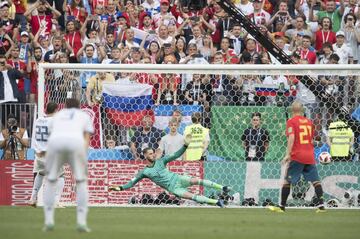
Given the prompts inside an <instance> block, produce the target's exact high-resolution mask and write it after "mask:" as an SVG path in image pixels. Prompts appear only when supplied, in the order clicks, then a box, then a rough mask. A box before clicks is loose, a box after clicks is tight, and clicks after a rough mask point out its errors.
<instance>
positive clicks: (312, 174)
mask: <svg viewBox="0 0 360 239" xmlns="http://www.w3.org/2000/svg"><path fill="white" fill-rule="evenodd" d="M303 175H304V178H305V180H307V181H309V182H311V183H312V185H313V186H314V189H315V194H316V197H317V198H318V201H319V205H318V206H317V208H318V209H317V210H316V212H324V211H325V207H324V196H323V189H322V186H321V182H320V177H319V174H318V171H317V169H316V166H315V165H313V164H308V165H306V166H305V168H304V172H303Z"/></svg>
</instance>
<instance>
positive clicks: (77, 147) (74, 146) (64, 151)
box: [45, 139, 87, 181]
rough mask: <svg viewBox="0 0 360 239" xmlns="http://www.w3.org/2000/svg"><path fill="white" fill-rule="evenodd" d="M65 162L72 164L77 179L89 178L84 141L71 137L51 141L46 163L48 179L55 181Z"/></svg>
mask: <svg viewBox="0 0 360 239" xmlns="http://www.w3.org/2000/svg"><path fill="white" fill-rule="evenodd" d="M65 163H68V164H69V165H70V167H71V170H72V172H73V175H74V177H75V179H76V181H83V180H86V179H87V158H86V151H85V147H84V142H83V141H77V142H76V141H75V142H74V141H73V140H71V139H57V140H56V141H54V140H53V141H49V143H48V151H47V153H46V163H45V169H46V175H47V178H48V180H50V181H55V180H56V179H57V177H58V172H59V170H60V169H61V168H62V167H63V165H64V164H65Z"/></svg>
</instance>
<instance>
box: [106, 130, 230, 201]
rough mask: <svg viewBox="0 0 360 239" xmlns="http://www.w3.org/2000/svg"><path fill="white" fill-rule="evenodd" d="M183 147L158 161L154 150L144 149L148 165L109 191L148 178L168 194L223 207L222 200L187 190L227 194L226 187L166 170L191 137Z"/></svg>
mask: <svg viewBox="0 0 360 239" xmlns="http://www.w3.org/2000/svg"><path fill="white" fill-rule="evenodd" d="M184 141H185V144H184V146H183V147H182V148H181V149H179V150H178V151H177V152H175V153H174V154H171V155H166V156H164V157H162V158H160V159H156V155H155V153H154V150H153V149H151V148H145V149H144V150H143V154H144V157H145V160H147V162H148V165H147V166H146V167H145V168H144V169H143V170H141V171H140V172H139V173H138V174H137V175H136V176H135V178H133V179H132V180H130V181H129V182H128V183H127V184H125V185H123V186H110V187H109V191H123V190H126V189H128V188H131V187H133V186H134V185H135V184H136V183H137V182H138V181H140V180H141V179H143V178H148V179H150V180H151V181H153V182H154V183H155V184H156V185H158V186H160V187H162V188H164V189H165V190H167V191H168V192H170V193H172V194H174V195H176V196H178V197H181V198H185V199H191V200H194V201H195V202H198V203H207V204H210V205H217V206H219V207H224V201H223V200H222V199H219V200H216V199H211V198H208V197H205V196H203V195H197V194H193V193H190V192H189V191H188V190H187V188H188V187H190V186H192V185H202V186H205V187H210V188H214V189H217V190H223V192H224V193H228V192H229V191H230V188H229V187H227V186H222V185H220V184H217V183H214V182H211V181H209V180H203V179H199V178H192V177H189V176H185V175H178V174H176V173H173V172H171V171H169V170H168V169H167V168H166V164H167V163H169V162H171V161H174V160H175V159H177V158H179V157H180V156H181V155H182V154H183V153H184V152H185V151H186V148H187V147H188V145H189V143H190V141H191V135H187V136H186V137H185V140H184Z"/></svg>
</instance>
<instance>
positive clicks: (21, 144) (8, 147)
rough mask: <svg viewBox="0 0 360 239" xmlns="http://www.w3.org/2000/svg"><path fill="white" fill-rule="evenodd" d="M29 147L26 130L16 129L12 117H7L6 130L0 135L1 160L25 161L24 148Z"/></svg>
mask: <svg viewBox="0 0 360 239" xmlns="http://www.w3.org/2000/svg"><path fill="white" fill-rule="evenodd" d="M28 146H29V137H28V133H27V131H26V129H24V128H20V127H18V122H17V120H16V118H15V117H14V115H12V114H10V115H8V120H7V128H6V129H3V130H2V131H1V134H0V148H1V149H3V154H2V155H1V159H25V148H26V147H28Z"/></svg>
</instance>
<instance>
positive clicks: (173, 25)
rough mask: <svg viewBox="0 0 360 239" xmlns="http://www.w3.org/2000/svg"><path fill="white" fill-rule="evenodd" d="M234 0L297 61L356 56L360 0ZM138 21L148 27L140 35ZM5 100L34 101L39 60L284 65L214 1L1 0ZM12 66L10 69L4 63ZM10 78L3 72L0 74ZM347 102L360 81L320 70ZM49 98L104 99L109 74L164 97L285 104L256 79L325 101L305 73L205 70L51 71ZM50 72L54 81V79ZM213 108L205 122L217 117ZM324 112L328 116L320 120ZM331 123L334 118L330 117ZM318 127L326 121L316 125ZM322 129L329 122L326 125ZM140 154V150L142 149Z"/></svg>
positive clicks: (322, 80)
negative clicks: (260, 91) (261, 90)
mask: <svg viewBox="0 0 360 239" xmlns="http://www.w3.org/2000/svg"><path fill="white" fill-rule="evenodd" d="M232 2H233V3H234V4H235V6H236V7H238V8H239V9H240V10H241V11H242V12H243V13H245V14H246V15H247V16H248V17H249V19H250V20H251V21H252V22H253V23H254V24H255V25H256V26H257V27H259V29H260V30H261V31H262V33H263V34H265V35H267V36H268V37H269V38H271V39H272V40H273V41H274V43H275V44H276V45H278V46H279V47H280V48H281V49H282V50H283V51H284V52H285V53H286V54H288V55H289V56H290V57H291V58H292V59H293V60H294V61H295V62H296V63H299V64H358V63H359V59H360V20H358V19H359V18H360V9H359V5H360V1H359V0H336V1H335V0H323V1H322V0H279V1H275V0H253V1H249V0H232ZM138 30H141V31H144V32H146V37H145V38H143V39H142V41H140V42H139V41H138V39H137V38H136V36H135V35H136V32H137V31H138ZM0 37H1V38H0V68H1V69H2V74H0V103H1V104H4V103H13V102H18V103H36V102H37V78H38V74H37V69H38V64H39V63H41V62H47V63H68V62H69V63H86V64H139V63H143V64H276V63H277V60H276V59H275V57H274V56H272V55H271V54H269V53H268V52H267V49H265V48H264V47H263V46H262V45H261V44H259V42H257V41H256V39H254V38H253V37H252V36H251V35H249V34H248V33H247V32H246V30H245V29H243V28H242V27H241V26H240V25H239V24H237V23H236V21H234V20H233V19H232V18H231V17H229V16H228V14H227V13H226V12H225V11H224V10H223V9H222V8H221V7H220V6H219V5H218V4H217V3H216V1H214V0H207V1H189V0H188V1H186V0H183V1H181V0H124V1H123V0H58V1H53V0H37V1H31V0H27V1H26V0H8V1H2V2H0ZM6 70H7V71H6ZM1 78H3V79H1ZM318 79H319V84H320V85H321V86H322V87H324V89H325V90H326V91H327V92H328V93H330V94H332V95H334V96H335V97H336V99H338V101H339V102H338V103H339V104H340V105H343V104H345V105H350V108H355V107H357V106H358V104H359V102H358V101H359V98H360V97H358V96H359V94H360V81H359V79H358V78H357V77H352V76H319V77H318ZM46 80H47V81H49V83H48V85H49V86H48V88H47V90H48V91H49V94H48V95H47V97H49V100H51V101H55V102H57V103H61V102H59V101H61V99H65V98H66V97H77V96H80V97H81V98H82V100H83V103H84V104H88V105H90V106H93V105H95V104H98V103H99V102H101V88H102V87H101V84H102V82H117V81H137V82H139V83H146V84H151V85H154V92H153V98H154V102H155V104H156V105H159V104H172V105H178V104H192V105H203V106H204V109H205V112H210V108H211V106H212V105H214V104H226V105H279V98H278V97H276V98H274V97H263V96H259V95H257V94H256V92H255V91H254V85H256V84H267V85H275V86H277V87H279V89H280V90H282V89H289V90H290V96H287V97H286V102H282V101H281V99H280V103H281V104H280V105H281V106H282V105H284V104H288V103H290V102H291V101H292V100H294V99H295V98H297V99H299V100H300V101H302V103H304V104H305V105H306V107H307V109H310V111H311V113H312V114H309V115H311V116H312V117H311V118H313V119H315V120H316V119H317V118H316V117H318V118H319V117H325V118H329V117H328V116H329V115H331V114H333V112H332V111H329V112H325V113H324V115H323V116H319V115H318V114H317V112H318V109H320V108H321V105H320V104H319V102H318V101H316V99H315V96H314V95H313V94H312V92H310V91H309V90H308V89H307V88H306V87H305V86H304V85H303V84H302V83H301V82H300V81H299V79H298V78H297V77H291V76H283V75H279V76H266V74H264V75H262V76H258V77H255V76H246V75H243V76H224V75H210V76H208V75H207V76H204V75H199V74H193V75H190V74H182V75H175V74H128V73H115V74H110V73H96V72H94V71H87V72H81V73H78V74H77V73H76V72H74V71H69V70H53V71H51V72H47V74H46ZM50 80H51V82H50ZM209 115H210V114H208V115H207V114H205V119H208V121H206V122H205V123H206V125H207V126H210V121H209V118H210V117H209ZM318 120H320V119H318ZM328 124H329V123H327V125H328ZM318 125H319V126H320V128H321V127H322V126H323V124H322V123H319V124H318ZM319 130H321V129H319ZM134 154H135V152H134Z"/></svg>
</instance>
